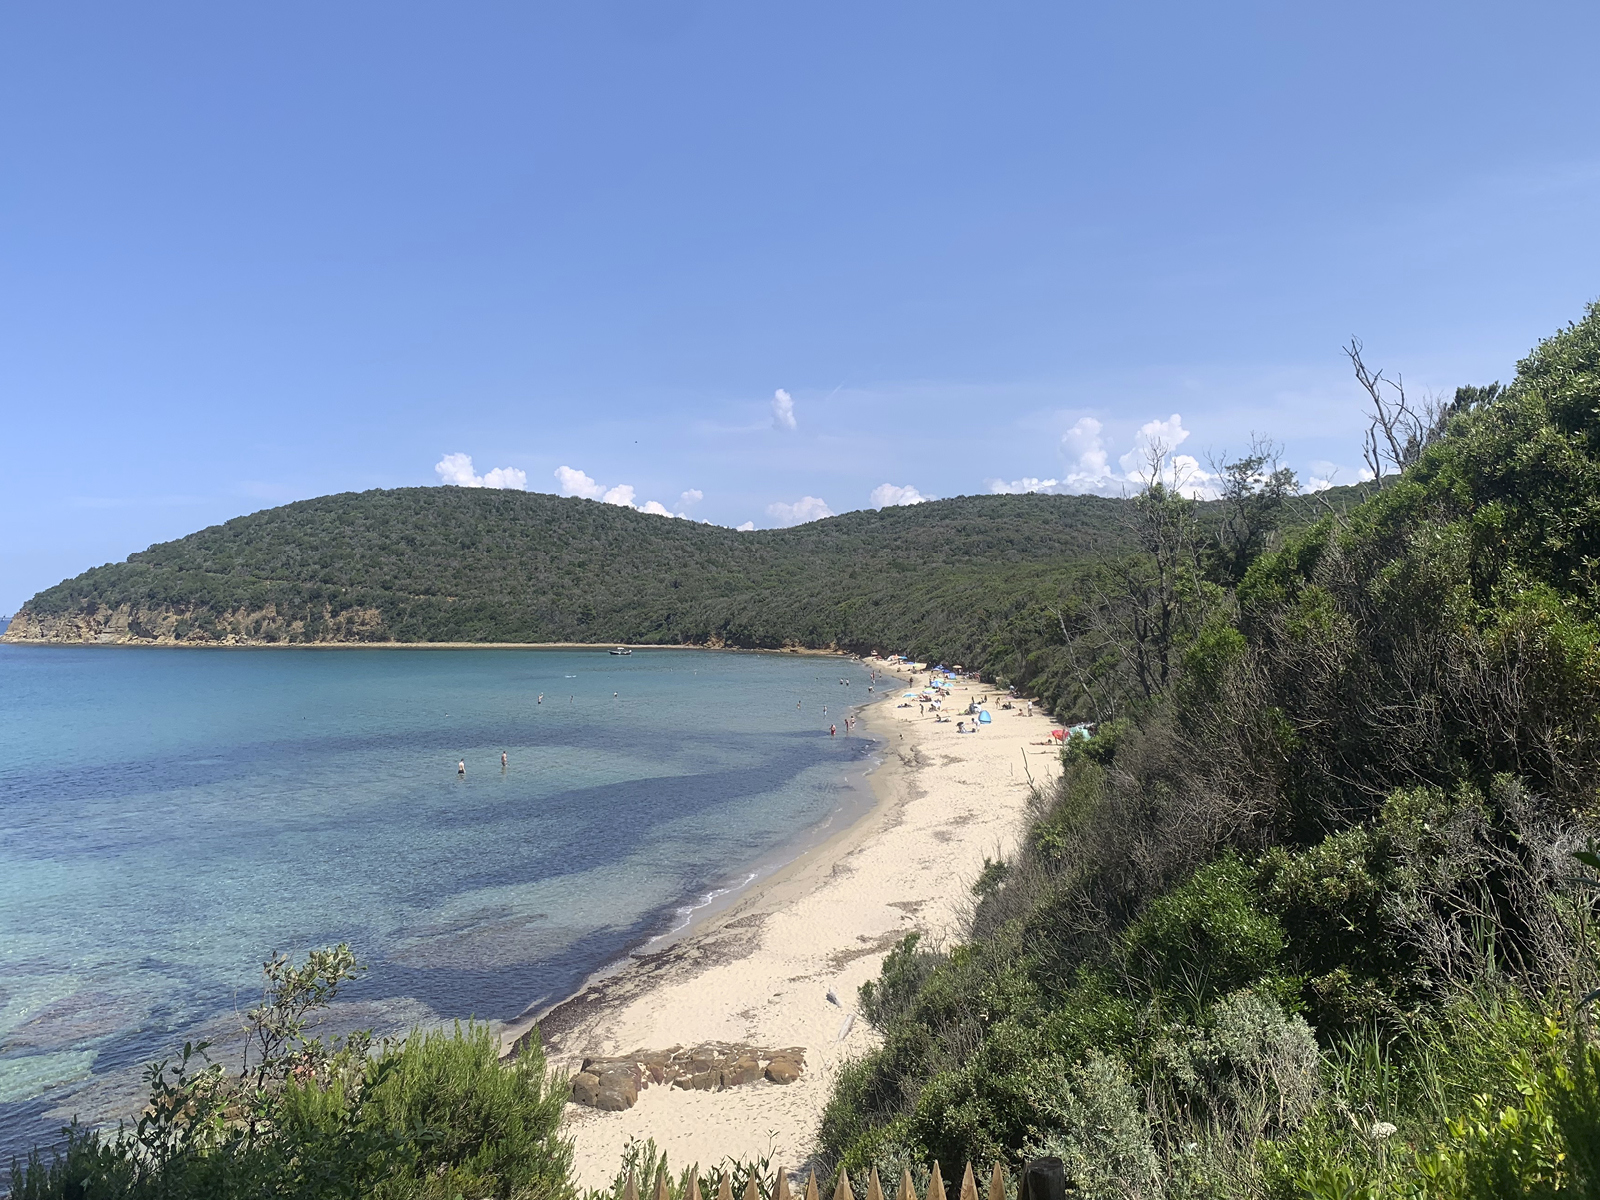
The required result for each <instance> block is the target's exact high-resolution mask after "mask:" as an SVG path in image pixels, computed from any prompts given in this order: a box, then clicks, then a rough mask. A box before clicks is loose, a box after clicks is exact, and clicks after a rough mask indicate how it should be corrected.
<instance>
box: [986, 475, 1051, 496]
mask: <svg viewBox="0 0 1600 1200" xmlns="http://www.w3.org/2000/svg"><path fill="white" fill-rule="evenodd" d="M987 484H988V488H989V490H990V491H991V492H993V493H994V494H995V495H996V496H1021V495H1024V494H1026V493H1028V492H1054V491H1055V490H1056V489H1058V488H1059V487H1060V486H1061V481H1060V480H1059V479H1035V478H1034V477H1033V476H1031V475H1024V476H1023V477H1022V478H1021V479H1013V480H1010V481H1009V482H1007V481H1006V480H1004V479H990V480H988V481H987Z"/></svg>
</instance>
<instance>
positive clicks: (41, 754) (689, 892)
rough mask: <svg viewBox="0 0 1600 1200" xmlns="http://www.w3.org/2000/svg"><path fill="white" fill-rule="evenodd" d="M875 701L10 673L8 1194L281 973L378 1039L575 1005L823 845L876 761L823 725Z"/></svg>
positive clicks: (312, 665)
mask: <svg viewBox="0 0 1600 1200" xmlns="http://www.w3.org/2000/svg"><path fill="white" fill-rule="evenodd" d="M846 677H848V678H849V679H850V680H851V681H852V686H851V687H849V688H848V689H847V688H844V687H841V686H840V684H839V680H840V679H841V678H846ZM866 683H867V680H866V676H865V673H864V672H863V670H862V669H861V668H860V667H859V666H858V665H857V664H854V663H846V662H844V661H841V660H837V659H817V658H811V657H789V656H779V655H758V654H739V653H733V652H728V653H721V652H698V651H640V652H637V653H635V654H634V655H632V656H631V657H614V656H611V655H607V654H605V653H604V652H603V651H601V652H596V651H587V650H585V651H564V650H563V651H497V650H459V651H451V650H414V651H413V650H360V649H339V650H304V649H302V650H288V649H285V650H237V651H222V650H209V651H207V650H178V649H172V650H160V649H147V648H114V647H104V648H82V649H67V648H55V647H38V648H35V647H13V646H0V1166H3V1164H4V1162H5V1161H7V1160H8V1159H9V1156H10V1154H11V1153H12V1152H13V1151H16V1150H19V1149H21V1148H24V1147H26V1146H27V1145H30V1144H32V1143H34V1142H36V1141H49V1140H53V1134H54V1132H55V1130H56V1128H57V1127H58V1126H59V1125H60V1124H61V1123H62V1122H63V1121H64V1120H66V1119H68V1118H70V1117H71V1116H72V1115H73V1114H74V1113H78V1114H81V1115H82V1116H83V1118H84V1119H85V1120H86V1121H91V1122H92V1121H99V1120H104V1119H106V1118H107V1117H109V1116H114V1115H117V1114H118V1113H120V1112H123V1111H126V1109H127V1107H128V1105H129V1104H131V1103H132V1101H133V1098H134V1097H135V1096H136V1094H137V1078H138V1076H137V1069H138V1066H139V1064H140V1063H142V1062H145V1061H148V1060H149V1059H151V1058H153V1057H156V1056H160V1055H163V1054H166V1053H168V1052H170V1050H171V1049H172V1048H173V1047H174V1046H177V1045H181V1043H182V1042H183V1040H184V1039H185V1037H187V1036H192V1035H195V1034H200V1035H206V1036H209V1035H221V1034H224V1033H226V1032H227V1030H229V1029H230V1028H233V1027H235V1026H236V1021H234V1019H233V1018H232V1016H231V1014H233V1013H234V1012H235V1010H236V1009H237V1010H242V1009H243V1008H245V1007H247V1006H248V1005H249V1004H250V1003H251V1002H252V1000H253V998H254V995H255V988H256V983H257V980H258V979H259V964H260V961H261V959H262V958H263V957H265V956H266V955H267V954H268V953H270V952H271V951H273V950H278V949H281V950H286V951H290V952H302V951H304V950H305V949H307V948H309V947H312V946H318V945H325V944H329V943H333V942H337V941H348V942H350V943H351V944H352V945H353V946H354V947H355V948H356V949H357V951H358V953H359V954H360V955H361V956H362V957H363V959H365V960H366V961H367V962H369V963H370V964H371V971H370V973H369V974H368V975H367V976H365V977H364V978H363V979H362V980H361V981H360V983H358V984H357V985H356V986H355V987H353V988H352V989H351V991H350V993H349V994H350V996H351V1001H352V1002H351V1003H350V1005H349V1006H347V1008H346V1009H345V1012H344V1018H345V1019H346V1020H348V1021H352V1022H355V1023H358V1024H363V1025H372V1026H376V1027H377V1028H378V1029H379V1030H388V1031H400V1030H403V1029H405V1028H407V1027H409V1026H411V1025H412V1024H415V1023H425V1022H429V1021H436V1020H441V1019H449V1018H453V1017H466V1016H477V1017H480V1018H487V1019H491V1020H504V1019H510V1018H512V1017H515V1016H517V1015H518V1014H520V1013H523V1012H524V1011H526V1010H527V1009H530V1008H533V1007H536V1006H538V1005H541V1004H544V1003H549V1002H553V1001H555V1000H558V999H560V998H561V997H563V996H564V995H566V994H568V993H570V992H571V991H572V990H573V989H574V988H576V987H577V986H578V985H579V984H580V983H581V982H582V980H583V978H584V977H585V976H586V975H587V974H589V973H590V972H591V971H593V970H594V969H596V968H597V967H599V966H602V965H604V964H605V963H607V962H609V961H613V960H615V959H616V958H617V957H618V956H620V955H622V954H623V953H625V952H626V951H627V950H628V949H630V948H631V947H633V946H636V945H638V944H639V943H640V942H642V941H644V940H646V939H648V938H649V937H651V936H652V935H654V934H657V933H660V932H662V931H663V930H665V929H667V928H670V927H671V926H672V925H674V924H676V923H680V922H681V920H682V919H683V912H684V911H685V910H686V909H687V908H688V907H690V906H693V905H695V904H697V903H700V902H701V901H703V899H704V898H705V897H706V896H708V895H709V894H711V893H714V892H716V891H718V890H719V889H723V888H727V887H730V886H735V885H739V884H741V883H743V882H744V881H745V880H746V879H747V878H748V876H749V874H750V872H751V870H752V869H753V868H754V866H755V865H756V864H759V863H761V862H763V861H765V862H769V863H770V862H772V861H775V859H776V858H777V857H779V856H781V854H782V853H783V848H784V847H785V846H790V845H793V844H794V843H795V840H796V839H797V838H799V837H801V836H803V834H804V831H806V830H808V829H814V828H815V827H816V826H817V824H818V823H819V822H821V821H823V820H825V819H828V818H830V815H832V816H834V818H835V819H837V814H838V813H839V810H840V809H841V806H847V805H849V804H851V803H852V802H853V801H852V796H851V793H850V792H849V790H848V789H847V788H845V787H844V786H843V781H844V779H845V778H846V776H847V774H849V773H851V772H852V771H857V772H858V771H859V768H860V767H861V765H862V763H863V759H864V757H865V756H866V755H867V753H868V751H869V747H868V746H867V745H866V744H865V743H863V742H862V740H861V739H859V738H856V739H849V738H845V737H844V736H842V734H841V736H839V737H837V738H830V737H829V736H828V726H829V724H831V723H839V720H840V717H841V716H842V715H843V712H844V710H845V707H846V706H847V705H848V704H849V703H851V702H855V703H859V702H861V701H864V700H866V699H868V698H869V697H868V695H867V690H866ZM541 693H543V694H544V702H543V703H542V704H541V703H539V702H538V699H537V698H538V696H539V695H540V694H541ZM613 693H615V695H614V694H613ZM824 706H827V708H828V714H829V715H827V716H824V715H823V712H822V709H823V708H824ZM502 750H504V751H506V752H507V754H508V756H509V764H508V767H507V768H506V770H504V771H502V770H501V767H500V753H501V751H502ZM462 758H464V759H465V760H466V764H467V772H466V776H465V778H464V779H463V778H460V777H458V775H457V771H456V764H457V761H458V760H460V759H462Z"/></svg>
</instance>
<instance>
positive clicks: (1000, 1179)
mask: <svg viewBox="0 0 1600 1200" xmlns="http://www.w3.org/2000/svg"><path fill="white" fill-rule="evenodd" d="M989 1200H1006V1174H1005V1170H1004V1169H1003V1168H1002V1167H1001V1166H1000V1164H999V1163H995V1164H994V1170H993V1171H992V1172H991V1173H990V1175H989Z"/></svg>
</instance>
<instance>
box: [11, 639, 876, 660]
mask: <svg viewBox="0 0 1600 1200" xmlns="http://www.w3.org/2000/svg"><path fill="white" fill-rule="evenodd" d="M0 646H37V647H51V648H56V649H79V648H89V649H95V650H130V649H136V650H609V649H610V648H611V647H612V646H618V647H623V648H626V649H628V650H634V651H639V650H725V651H729V652H731V653H738V654H807V655H816V656H819V657H824V658H863V659H864V656H862V655H859V654H856V653H854V652H852V651H849V650H839V649H835V648H829V647H821V648H816V647H810V646H725V645H722V646H719V645H713V644H711V643H708V642H671V643H660V642H172V641H165V642H163V641H143V640H140V641H120V642H89V641H77V642H69V641H56V640H53V639H45V638H15V639H12V638H7V637H6V636H5V634H4V633H0Z"/></svg>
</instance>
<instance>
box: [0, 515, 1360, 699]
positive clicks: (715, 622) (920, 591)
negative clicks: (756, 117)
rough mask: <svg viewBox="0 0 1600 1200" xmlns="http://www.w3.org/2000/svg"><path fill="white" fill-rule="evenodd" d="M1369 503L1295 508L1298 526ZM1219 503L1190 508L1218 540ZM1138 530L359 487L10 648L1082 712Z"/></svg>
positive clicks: (152, 575) (1048, 518)
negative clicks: (790, 684)
mask: <svg viewBox="0 0 1600 1200" xmlns="http://www.w3.org/2000/svg"><path fill="white" fill-rule="evenodd" d="M1354 491H1355V489H1338V490H1336V491H1335V492H1333V493H1324V494H1323V496H1322V497H1321V498H1319V505H1318V508H1317V509H1315V510H1314V509H1313V507H1312V506H1311V505H1310V504H1309V502H1308V503H1306V504H1305V505H1303V507H1302V509H1300V510H1294V509H1293V508H1292V507H1291V508H1290V509H1286V510H1285V512H1284V513H1283V514H1281V515H1282V516H1284V517H1285V518H1286V519H1287V520H1288V521H1289V522H1290V523H1291V524H1292V523H1294V522H1295V521H1296V520H1298V521H1300V522H1301V523H1303V522H1304V521H1305V520H1307V519H1309V518H1310V517H1311V516H1312V515H1313V514H1314V511H1320V510H1321V509H1323V508H1326V507H1327V506H1328V504H1329V503H1330V502H1331V503H1332V504H1333V505H1336V506H1345V505H1348V504H1349V503H1350V502H1352V501H1353V500H1354V499H1356V498H1357V497H1355V496H1354V495H1352V493H1354ZM1224 508H1225V506H1224V505H1221V504H1219V503H1212V504H1207V505H1200V506H1198V508H1197V517H1198V522H1199V527H1201V528H1203V529H1204V530H1206V532H1205V534H1204V536H1206V537H1208V538H1213V539H1214V538H1215V537H1216V535H1217V533H1218V530H1219V527H1220V525H1221V523H1222V521H1223V520H1224V517H1225V513H1224ZM1137 517H1138V514H1137V501H1134V500H1110V499H1103V498H1100V497H1095V496H1045V495H1026V496H963V497H957V498H955V499H950V500H939V501H933V502H930V503H925V504H919V505H915V506H910V507H902V508H889V509H884V510H882V511H873V510H865V511H860V512H851V513H845V514H843V515H841V516H837V517H829V518H827V519H826V520H822V521H815V522H812V523H810V524H807V525H801V526H796V527H794V528H791V529H773V530H761V531H753V532H739V531H737V530H733V529H728V528H725V527H722V526H716V525H704V524H698V523H695V522H692V521H685V520H677V519H672V518H666V517H659V516H651V515H647V514H644V513H639V512H636V511H634V510H632V509H628V508H621V507H618V506H614V505H607V504H600V503H596V502H594V501H590V500H579V499H562V498H558V497H555V496H549V495H543V494H539V493H528V492H512V491H494V490H486V489H466V488H444V487H433V488H402V489H395V490H389V491H381V490H380V491H370V492H361V493H354V492H348V493H343V494H340V495H334V496H323V497H319V498H318V499H315V500H306V501H302V502H300V503H296V504H288V505H284V506H283V507H281V508H274V509H268V510H266V511H264V512H259V513H253V514H251V515H249V516H245V517H239V518H237V519H235V520H232V521H229V522H227V523H225V524H222V525H217V526H213V527H212V528H209V529H204V530H201V531H199V532H198V533H194V534H191V535H189V536H188V537H184V538H180V539H178V540H176V541H172V542H165V543H162V544H160V545H156V546H152V547H150V549H148V550H145V551H142V552H140V553H138V554H134V555H131V556H130V557H129V558H128V560H127V561H126V562H123V563H113V564H109V565H107V566H103V567H97V568H95V569H94V570H91V571H86V572H85V573H84V574H82V575H80V576H77V577H76V578H74V579H69V580H67V581H65V582H63V583H60V584H58V585H56V586H55V587H53V588H49V589H47V590H45V591H43V592H41V593H39V594H38V595H37V596H35V597H34V598H33V599H32V600H30V601H28V603H27V604H26V605H25V606H24V607H23V609H22V610H21V612H19V613H18V615H17V618H16V620H15V622H14V623H13V625H12V627H11V629H10V630H9V631H8V634H7V638H8V640H11V641H47V642H58V643H62V642H65V643H82V642H86V641H87V642H131V643H138V642H146V643H149V642H155V643H183V644H191V645H204V644H219V643H220V644H286V643H287V644H293V643H302V642H521V643H539V642H587V643H606V642H626V643H632V644H645V645H651V644H653V645H684V644H698V645H727V646H737V647H748V648H777V647H783V646H797V647H809V648H828V647H833V648H838V649H844V650H857V651H866V650H880V649H881V650H896V651H905V652H908V653H914V654H917V655H919V656H923V657H928V658H936V659H944V660H947V661H952V662H962V663H965V664H967V665H971V666H975V667H980V668H983V669H986V670H988V671H990V672H991V673H998V674H1001V675H1003V676H1004V677H1005V678H1007V679H1008V680H1009V681H1016V682H1027V683H1030V684H1031V685H1032V686H1034V687H1036V689H1037V690H1038V691H1039V692H1040V693H1041V694H1042V695H1043V696H1044V697H1045V698H1046V699H1047V700H1050V701H1052V702H1054V701H1056V700H1061V701H1063V703H1064V705H1065V708H1067V709H1070V708H1072V707H1073V705H1074V704H1080V703H1083V702H1085V696H1084V695H1083V694H1082V689H1081V688H1077V690H1076V695H1074V694H1073V693H1074V688H1075V687H1076V685H1074V684H1072V683H1071V679H1072V678H1074V677H1076V676H1077V675H1079V674H1080V673H1081V672H1080V671H1079V670H1078V667H1079V666H1080V665H1081V664H1076V663H1069V662H1067V661H1066V660H1064V659H1063V657H1062V655H1063V650H1064V648H1065V646H1066V642H1067V637H1066V634H1067V633H1068V632H1070V625H1066V624H1063V619H1064V618H1071V619H1081V617H1082V616H1083V614H1084V612H1085V611H1086V609H1087V608H1089V607H1092V605H1088V604H1086V599H1085V598H1086V597H1088V596H1090V595H1092V594H1093V593H1094V592H1095V591H1096V586H1097V585H1096V583H1095V572H1097V571H1103V570H1105V569H1106V565H1107V564H1110V563H1118V562H1123V561H1127V560H1129V558H1130V556H1134V555H1136V554H1137V551H1138V550H1139V548H1140V538H1141V533H1140V528H1139V521H1138V519H1137ZM1108 669H1113V664H1109V663H1102V664H1100V665H1099V666H1098V667H1095V668H1094V670H1095V671H1097V672H1100V673H1104V672H1105V671H1106V670H1108ZM1113 673H1115V670H1113ZM1125 682H1126V681H1124V683H1125ZM1119 686H1121V685H1119ZM1113 690H1115V689H1113ZM1084 711H1085V712H1086V714H1087V713H1088V710H1087V709H1085V710H1084ZM1088 715H1104V714H1103V713H1095V714H1088Z"/></svg>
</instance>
